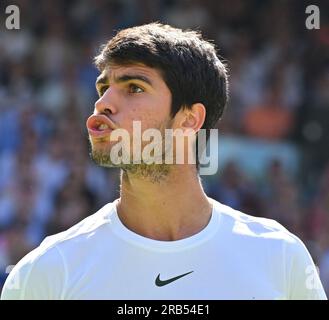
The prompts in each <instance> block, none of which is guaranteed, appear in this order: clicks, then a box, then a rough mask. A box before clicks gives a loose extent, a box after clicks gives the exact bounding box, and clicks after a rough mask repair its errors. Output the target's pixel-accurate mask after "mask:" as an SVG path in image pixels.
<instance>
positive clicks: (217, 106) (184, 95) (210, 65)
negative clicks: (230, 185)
mask: <svg viewBox="0 0 329 320" xmlns="http://www.w3.org/2000/svg"><path fill="white" fill-rule="evenodd" d="M134 63H142V64H144V65H146V66H149V67H152V68H156V69H158V70H159V71H160V73H161V75H162V76H163V80H164V81H165V83H166V85H167V86H168V88H169V90H170V91H171V94H172V103H171V116H172V117H174V116H175V115H176V113H177V112H178V111H179V110H180V109H181V108H189V107H190V106H192V105H193V104H194V103H198V102H200V103H202V104H204V106H205V108H206V118H205V121H204V124H203V126H202V128H203V129H211V128H214V127H215V125H216V123H217V121H218V120H219V119H220V118H221V117H222V115H223V112H224V109H225V106H226V103H227V100H228V75H227V70H226V67H225V65H224V63H223V62H221V60H220V59H219V57H218V56H217V53H216V48H215V46H214V44H212V43H211V42H209V41H206V40H204V39H203V38H202V36H201V34H200V33H199V32H196V31H191V30H186V31H183V30H181V29H177V28H174V27H171V26H169V25H163V24H160V23H150V24H146V25H142V26H137V27H132V28H128V29H124V30H121V31H119V32H118V33H117V34H116V35H115V36H114V37H113V38H112V39H111V40H110V41H108V43H106V44H105V45H104V46H103V48H102V50H101V53H100V54H99V55H98V56H96V57H95V64H96V66H97V67H98V69H99V70H100V71H102V70H103V69H104V68H105V67H106V66H107V65H110V64H115V65H116V64H117V65H128V64H134ZM207 131H208V130H207ZM207 137H208V134H207Z"/></svg>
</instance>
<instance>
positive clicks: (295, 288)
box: [286, 236, 327, 300]
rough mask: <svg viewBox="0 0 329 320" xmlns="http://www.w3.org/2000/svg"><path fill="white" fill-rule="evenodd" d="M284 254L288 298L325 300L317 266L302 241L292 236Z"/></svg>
mask: <svg viewBox="0 0 329 320" xmlns="http://www.w3.org/2000/svg"><path fill="white" fill-rule="evenodd" d="M286 254H287V256H286V260H287V267H288V270H287V274H288V286H289V299H291V300H327V297H326V294H325V292H324V289H323V286H322V284H321V281H320V277H319V272H318V270H317V267H316V266H315V264H314V262H313V259H312V257H311V255H310V253H309V252H308V250H307V248H306V247H305V245H304V243H303V242H302V241H301V240H300V239H298V238H297V237H295V236H294V237H293V240H292V241H291V242H290V243H289V244H288V246H287V251H286Z"/></svg>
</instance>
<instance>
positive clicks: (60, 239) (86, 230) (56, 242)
mask: <svg viewBox="0 0 329 320" xmlns="http://www.w3.org/2000/svg"><path fill="white" fill-rule="evenodd" d="M114 209H115V203H114V202H111V203H108V204H107V205H105V206H104V207H102V208H101V209H100V210H98V211H97V212H96V213H94V214H92V215H90V216H89V217H87V218H85V219H84V220H82V221H80V222H79V223H77V224H75V225H74V226H72V227H71V228H69V229H67V230H65V231H63V232H60V233H57V234H55V235H52V236H48V237H46V238H45V239H44V240H43V241H42V243H41V244H40V247H44V248H46V249H47V248H50V247H53V246H60V245H61V244H62V243H65V242H67V241H83V240H86V239H88V238H89V237H90V235H92V234H95V232H96V231H99V230H100V229H102V228H103V227H104V226H106V225H107V224H109V223H111V214H112V213H113V211H114Z"/></svg>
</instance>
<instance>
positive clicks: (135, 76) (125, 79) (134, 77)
mask: <svg viewBox="0 0 329 320" xmlns="http://www.w3.org/2000/svg"><path fill="white" fill-rule="evenodd" d="M131 80H139V81H143V82H145V83H147V84H148V85H150V86H151V87H152V86H153V85H152V81H151V80H150V79H149V78H148V77H145V76H143V75H140V74H124V75H122V76H120V77H117V78H114V83H122V82H128V81H131ZM107 83H108V78H107V76H106V75H100V76H99V77H98V78H97V80H96V86H97V85H99V84H107Z"/></svg>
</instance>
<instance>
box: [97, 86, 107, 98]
mask: <svg viewBox="0 0 329 320" xmlns="http://www.w3.org/2000/svg"><path fill="white" fill-rule="evenodd" d="M107 89H108V86H102V87H100V88H99V89H98V93H99V96H100V97H101V96H102V95H103V94H104V93H105V92H106V90H107Z"/></svg>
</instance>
